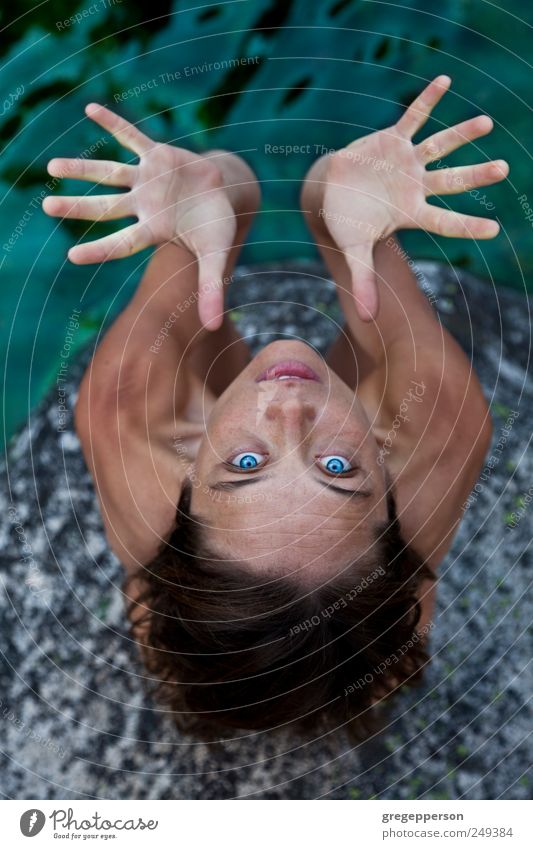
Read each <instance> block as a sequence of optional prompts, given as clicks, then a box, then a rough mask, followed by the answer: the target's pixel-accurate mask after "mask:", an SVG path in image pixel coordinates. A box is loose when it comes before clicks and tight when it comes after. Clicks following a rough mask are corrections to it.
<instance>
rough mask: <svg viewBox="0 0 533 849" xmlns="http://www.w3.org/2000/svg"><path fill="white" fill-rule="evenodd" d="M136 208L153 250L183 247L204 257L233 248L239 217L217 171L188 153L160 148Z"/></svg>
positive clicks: (142, 175)
mask: <svg viewBox="0 0 533 849" xmlns="http://www.w3.org/2000/svg"><path fill="white" fill-rule="evenodd" d="M132 207H133V210H134V214H135V215H136V216H137V218H138V219H139V222H141V223H142V224H144V225H145V226H146V228H147V230H148V231H149V232H150V233H151V240H152V244H161V243H162V242H175V243H181V244H183V245H184V246H185V247H186V248H188V249H189V250H190V251H191V252H192V253H194V254H195V255H196V256H203V255H205V254H208V253H213V254H216V253H218V252H219V251H225V250H227V249H228V248H229V246H230V245H231V244H232V242H233V237H234V235H235V226H236V225H235V216H234V213H233V210H232V208H231V204H230V203H229V201H228V199H227V197H226V195H225V194H224V191H223V186H222V182H221V179H220V176H219V173H218V170H217V168H216V165H215V164H214V163H213V162H209V161H207V160H204V159H200V158H199V157H198V156H194V155H193V154H191V153H189V152H188V151H186V150H181V149H179V148H175V147H172V146H171V145H166V144H157V145H154V147H153V149H152V150H150V151H149V152H148V153H147V154H146V155H145V156H143V157H142V159H141V162H140V163H139V165H138V168H137V174H136V178H135V182H134V184H133V186H132ZM215 222H216V226H213V225H214V223H215Z"/></svg>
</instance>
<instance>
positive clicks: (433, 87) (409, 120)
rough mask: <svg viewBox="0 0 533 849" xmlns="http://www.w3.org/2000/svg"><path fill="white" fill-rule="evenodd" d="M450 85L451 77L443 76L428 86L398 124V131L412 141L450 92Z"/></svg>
mask: <svg viewBox="0 0 533 849" xmlns="http://www.w3.org/2000/svg"><path fill="white" fill-rule="evenodd" d="M450 85H451V79H450V77H447V76H445V75H444V74H442V75H441V76H439V77H436V78H435V79H434V80H433V81H432V82H430V84H429V85H428V86H426V88H425V89H424V91H422V92H421V93H420V94H419V95H418V97H417V98H416V99H415V100H413V102H412V103H411V105H410V106H409V107H408V108H407V109H406V110H405V112H404V113H403V115H402V116H401V118H400V119H399V120H398V121H397V122H396V129H397V130H398V131H399V132H400V133H401V135H402V136H404V137H405V138H409V139H410V138H412V137H413V136H414V134H415V133H417V132H418V130H420V129H421V128H422V127H423V126H424V124H425V123H426V121H427V119H428V118H429V116H430V115H431V112H432V111H433V109H434V108H435V106H436V105H437V103H438V102H439V100H440V99H441V98H442V97H443V96H444V95H445V93H446V92H447V91H448V89H449V87H450Z"/></svg>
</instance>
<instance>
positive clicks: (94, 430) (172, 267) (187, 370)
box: [45, 107, 258, 568]
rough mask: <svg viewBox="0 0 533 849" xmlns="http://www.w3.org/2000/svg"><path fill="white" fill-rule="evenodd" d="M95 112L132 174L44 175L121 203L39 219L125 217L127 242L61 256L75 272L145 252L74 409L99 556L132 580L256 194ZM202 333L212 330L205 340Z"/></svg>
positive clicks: (169, 481) (153, 542) (217, 165)
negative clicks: (101, 526)
mask: <svg viewBox="0 0 533 849" xmlns="http://www.w3.org/2000/svg"><path fill="white" fill-rule="evenodd" d="M96 109H97V112H96V114H97V117H95V120H98V122H99V123H101V124H102V126H105V127H106V128H107V129H109V131H110V132H112V133H113V134H114V135H115V136H116V137H117V138H119V140H120V141H122V142H123V143H124V144H126V145H127V146H128V147H130V148H131V149H133V150H137V151H138V153H139V156H140V158H141V161H140V163H139V165H138V166H130V165H127V166H124V165H120V164H118V163H112V162H108V163H102V162H91V161H86V160H52V162H51V163H50V164H49V171H50V172H51V173H53V174H55V175H56V176H61V175H62V174H64V173H68V174H69V175H70V176H73V177H78V178H80V179H87V180H99V181H100V182H103V183H104V184H107V185H109V184H110V185H122V186H128V187H129V188H130V191H129V192H128V193H126V194H123V195H112V196H109V197H107V198H106V197H105V196H104V197H102V196H99V197H98V198H95V197H92V198H91V197H81V198H64V197H63V198H61V197H59V198H48V199H47V200H46V202H45V211H46V212H48V213H49V214H51V215H58V216H64V217H74V218H84V219H86V220H91V219H96V218H98V219H100V218H102V217H111V218H112V217H118V215H117V214H115V213H117V209H118V208H119V209H120V212H121V214H128V213H127V212H124V210H126V209H127V210H129V211H131V209H132V208H134V209H135V211H136V213H137V215H138V217H139V223H138V224H136V225H133V230H132V228H130V227H128V228H126V229H125V230H122V231H118V232H117V233H114V234H113V235H111V236H108V237H106V238H105V239H101V240H98V241H97V242H91V243H88V244H85V245H80V246H77V247H76V248H73V249H71V252H70V254H69V255H72V254H73V256H71V258H72V259H73V260H75V261H77V262H94V261H106V260H107V259H111V258H115V257H117V256H124V255H126V254H128V253H132V252H134V251H135V250H139V249H140V247H145V246H146V244H156V245H157V248H156V250H155V252H154V254H153V256H152V258H151V260H150V262H149V264H148V267H147V269H146V272H145V274H144V275H143V277H142V280H141V283H140V285H139V287H138V289H137V291H136V293H135V295H134V297H133V299H132V300H131V302H130V303H129V305H128V306H127V307H126V309H125V310H124V311H123V312H122V313H121V315H120V316H119V317H118V318H117V319H116V321H115V322H114V324H113V325H112V327H111V328H110V330H109V331H108V332H107V334H106V336H105V338H104V340H103V341H102V343H101V344H100V345H99V347H98V349H97V351H96V354H95V356H94V357H93V360H92V362H91V364H90V365H89V367H88V369H87V372H86V374H85V376H84V379H83V381H82V384H81V386H80V392H79V398H78V403H77V406H76V428H77V431H78V434H79V436H80V439H81V443H82V448H83V451H84V454H85V457H86V460H87V463H88V466H89V468H90V470H91V473H92V476H93V479H94V481H95V485H96V489H97V493H98V497H99V499H100V503H101V507H102V516H103V519H104V523H105V527H106V531H107V535H108V538H109V542H110V545H111V547H112V548H113V550H114V551H115V553H116V554H117V556H118V557H119V558H120V559H121V561H122V562H123V563H124V565H125V566H126V567H127V568H135V567H136V566H138V565H139V564H140V563H144V562H146V561H147V560H149V559H151V557H153V555H154V554H155V553H156V550H157V548H158V546H159V542H160V540H161V538H162V537H163V536H164V535H165V533H166V532H168V529H169V528H170V527H171V526H172V523H173V520H174V516H175V511H176V504H177V502H178V499H179V494H180V492H181V488H182V483H183V480H184V477H185V474H186V465H187V458H185V459H182V458H180V457H178V456H177V454H176V452H175V450H174V448H173V444H172V437H173V434H174V432H175V431H174V429H175V424H176V419H178V418H182V417H183V416H184V414H185V412H186V410H187V407H188V405H189V403H190V400H191V397H192V395H193V393H194V390H195V387H196V386H197V385H198V383H199V381H198V378H197V377H196V376H195V374H194V372H193V369H192V367H190V363H191V362H192V360H193V359H194V354H195V353H197V352H201V350H202V347H203V343H204V341H205V338H206V336H209V340H210V342H211V341H212V340H213V339H214V338H215V337H216V336H217V334H219V333H222V332H223V331H224V324H223V325H222V326H220V322H221V320H222V314H221V311H222V303H221V301H220V298H221V297H222V295H223V292H222V279H223V275H224V274H225V275H229V274H230V271H231V268H232V266H233V263H234V262H235V258H236V255H237V252H238V249H239V245H240V244H241V243H242V240H243V239H244V236H245V233H246V230H247V228H248V226H249V223H250V218H251V215H252V213H253V211H254V205H256V203H257V194H258V193H257V184H256V181H255V178H254V177H253V174H252V172H251V171H250V170H249V169H248V167H247V166H246V165H245V164H244V162H243V161H242V160H240V159H239V158H238V157H235V156H233V155H232V154H226V153H224V152H222V151H214V152H212V153H211V154H209V155H206V156H204V157H199V156H195V155H193V154H190V153H189V152H188V151H183V150H180V149H178V148H172V147H170V146H168V145H156V144H154V143H153V142H151V141H150V140H149V139H147V138H146V137H145V136H142V134H140V133H138V131H137V130H135V128H134V127H132V126H131V125H129V124H127V122H125V121H123V120H122V119H121V118H119V116H117V115H114V114H113V113H112V112H110V111H109V110H105V109H103V108H102V107H97V108H96ZM202 275H203V276H202ZM207 284H209V285H207ZM199 290H200V291H199ZM199 302H201V303H200V309H202V305H203V311H204V312H203V319H204V321H203V323H202V321H201V316H200V315H199V309H198V306H199ZM206 315H207V316H208V320H207V321H206V320H205V319H206ZM206 324H208V325H209V326H211V327H213V325H214V326H218V330H215V331H214V332H209V331H207V330H206V329H205V325H206ZM206 396H207V400H209V392H208V391H207V393H206ZM195 427H196V429H197V430H198V429H199V425H196V426H195V425H194V424H191V429H192V430H193V431H194V428H195Z"/></svg>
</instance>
